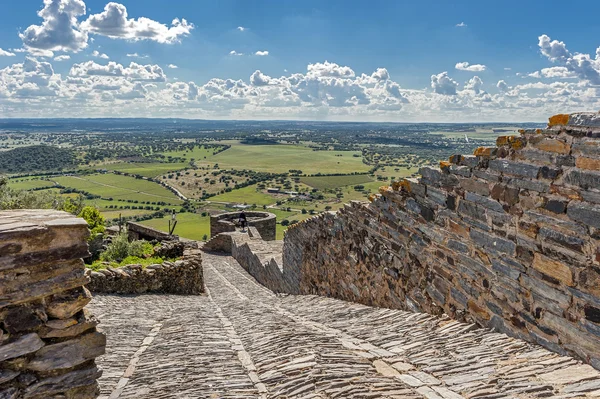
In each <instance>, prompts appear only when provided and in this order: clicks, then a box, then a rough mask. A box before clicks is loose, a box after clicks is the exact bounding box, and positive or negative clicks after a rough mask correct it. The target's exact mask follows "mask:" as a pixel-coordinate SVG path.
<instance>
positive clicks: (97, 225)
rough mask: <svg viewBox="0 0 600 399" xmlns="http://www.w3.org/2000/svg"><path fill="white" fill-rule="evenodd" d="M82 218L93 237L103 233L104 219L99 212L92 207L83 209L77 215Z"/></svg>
mask: <svg viewBox="0 0 600 399" xmlns="http://www.w3.org/2000/svg"><path fill="white" fill-rule="evenodd" d="M78 216H79V217H80V218H83V219H84V220H85V221H86V222H87V224H88V227H89V228H90V230H91V232H92V235H91V237H94V236H95V235H96V234H98V233H104V217H103V216H102V215H101V214H100V211H99V210H98V209H96V208H94V207H93V206H86V207H84V208H83V209H82V210H81V212H80V213H79V215H78Z"/></svg>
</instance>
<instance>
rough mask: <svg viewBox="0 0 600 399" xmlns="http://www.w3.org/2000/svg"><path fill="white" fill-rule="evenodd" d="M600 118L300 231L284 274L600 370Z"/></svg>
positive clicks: (447, 170)
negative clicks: (490, 332) (443, 317)
mask: <svg viewBox="0 0 600 399" xmlns="http://www.w3.org/2000/svg"><path fill="white" fill-rule="evenodd" d="M597 117H600V114H591V116H589V115H588V116H583V117H582V116H580V115H571V116H569V115H562V116H559V117H558V118H553V119H551V121H550V128H549V129H547V130H539V129H538V130H532V131H524V132H522V134H521V135H520V136H515V137H499V138H498V141H497V147H490V148H479V149H478V150H476V151H475V154H474V155H473V156H460V155H457V156H453V157H451V158H450V162H442V163H441V164H440V168H422V169H421V175H422V177H421V178H420V179H405V180H403V181H401V182H397V183H395V184H393V186H392V187H382V188H381V189H380V194H378V195H376V196H375V197H374V198H373V202H372V203H371V204H364V203H357V202H355V203H351V204H350V205H348V206H346V207H345V208H343V209H342V210H340V211H339V212H338V213H337V214H332V213H326V214H323V215H320V216H317V217H315V218H312V219H309V220H307V221H305V222H301V223H299V224H298V225H295V226H293V227H291V228H290V229H289V230H288V231H287V233H286V237H285V245H284V253H283V274H282V276H283V275H285V274H286V273H287V274H288V275H289V274H290V273H291V271H294V272H296V273H298V275H299V283H298V285H297V287H296V291H294V289H292V292H299V293H303V294H318V295H325V296H332V297H336V298H340V299H344V300H349V301H355V302H360V303H364V304H368V305H374V306H382V307H390V308H403V309H409V310H415V311H426V312H429V313H432V314H441V313H447V314H449V315H450V316H452V317H454V318H456V319H460V320H466V321H469V322H474V323H477V324H478V325H481V326H487V327H493V328H495V329H497V330H499V331H502V332H506V333H507V334H509V335H512V336H516V337H519V338H522V339H525V340H529V341H533V342H537V343H539V344H541V345H543V346H545V347H547V348H549V349H551V350H553V351H556V352H558V353H568V354H570V355H575V356H578V357H579V358H581V359H583V360H585V361H587V362H590V363H591V364H592V365H593V366H595V367H596V368H600V288H599V287H600V139H599V138H600V129H599V128H598V127H594V126H595V125H594V126H585V123H586V122H585V121H590V120H591V119H590V118H592V119H594V118H596V119H598V120H600V118H597ZM596 119H594V120H596ZM582 121H583V122H582ZM281 278H283V277H281Z"/></svg>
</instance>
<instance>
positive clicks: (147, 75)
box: [69, 61, 167, 82]
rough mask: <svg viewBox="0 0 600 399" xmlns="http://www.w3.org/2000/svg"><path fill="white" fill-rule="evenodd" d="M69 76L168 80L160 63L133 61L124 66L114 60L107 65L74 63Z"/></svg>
mask: <svg viewBox="0 0 600 399" xmlns="http://www.w3.org/2000/svg"><path fill="white" fill-rule="evenodd" d="M69 76H71V77H87V76H112V77H123V78H127V79H129V80H131V81H147V82H165V81H166V80H167V77H166V75H165V73H164V72H163V70H162V68H161V67H159V66H158V65H140V64H137V63H135V62H132V63H130V64H129V66H128V67H124V66H123V65H121V64H118V63H116V62H114V61H110V62H109V63H108V64H106V65H100V64H96V63H95V62H94V61H87V62H83V63H81V64H74V65H73V66H72V67H71V70H70V72H69Z"/></svg>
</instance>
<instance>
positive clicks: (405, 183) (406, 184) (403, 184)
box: [400, 179, 412, 193]
mask: <svg viewBox="0 0 600 399" xmlns="http://www.w3.org/2000/svg"><path fill="white" fill-rule="evenodd" d="M400 187H402V188H403V189H404V190H406V191H407V192H409V193H410V192H411V190H412V188H411V187H410V180H408V179H402V180H401V181H400Z"/></svg>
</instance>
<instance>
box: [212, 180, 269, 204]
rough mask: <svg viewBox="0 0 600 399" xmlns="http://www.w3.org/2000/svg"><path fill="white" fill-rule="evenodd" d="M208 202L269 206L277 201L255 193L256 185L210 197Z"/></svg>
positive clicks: (266, 195)
mask: <svg viewBox="0 0 600 399" xmlns="http://www.w3.org/2000/svg"><path fill="white" fill-rule="evenodd" d="M210 201H217V202H235V203H239V204H248V205H252V204H255V205H271V204H274V203H275V202H277V200H276V199H275V198H273V197H271V196H270V195H268V194H265V193H262V192H260V191H256V185H252V186H248V187H244V188H240V189H237V190H233V191H230V192H228V193H225V194H220V195H217V196H214V197H211V198H210Z"/></svg>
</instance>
